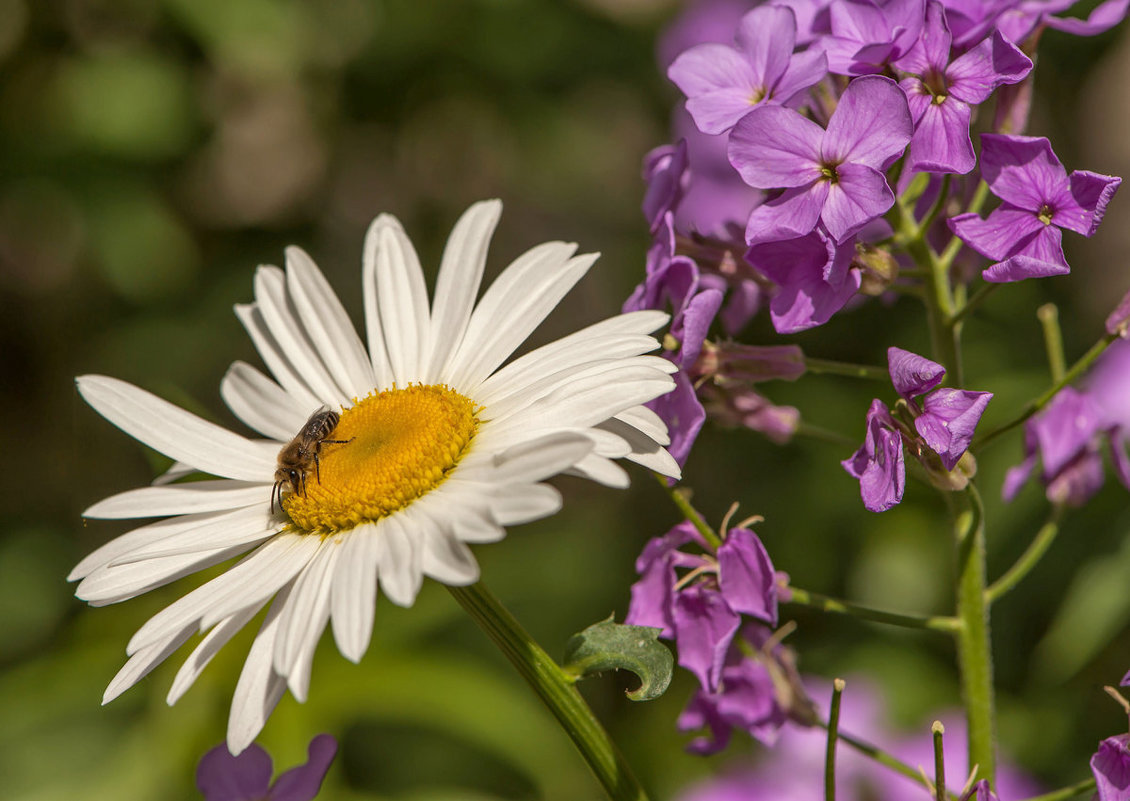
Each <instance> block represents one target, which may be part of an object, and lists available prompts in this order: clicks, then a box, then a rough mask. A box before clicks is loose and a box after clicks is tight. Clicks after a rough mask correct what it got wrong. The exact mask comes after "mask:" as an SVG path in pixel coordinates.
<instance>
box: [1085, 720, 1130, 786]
mask: <svg viewBox="0 0 1130 801" xmlns="http://www.w3.org/2000/svg"><path fill="white" fill-rule="evenodd" d="M1091 772H1092V773H1094V774H1095V789H1096V790H1097V791H1098V796H1097V797H1098V801H1130V734H1119V735H1118V736H1116V737H1107V738H1106V739H1105V740H1103V741H1102V742H1101V743H1099V750H1098V751H1096V752H1095V755H1094V756H1093V757H1091Z"/></svg>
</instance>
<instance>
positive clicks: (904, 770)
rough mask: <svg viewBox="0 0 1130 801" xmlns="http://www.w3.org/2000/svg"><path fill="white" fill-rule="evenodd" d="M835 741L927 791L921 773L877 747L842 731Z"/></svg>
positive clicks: (952, 796)
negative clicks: (844, 744)
mask: <svg viewBox="0 0 1130 801" xmlns="http://www.w3.org/2000/svg"><path fill="white" fill-rule="evenodd" d="M818 725H820V726H823V727H824V728H828V724H827V723H819V724H818ZM836 740H837V742H841V743H846V744H847V745H849V746H851V747H852V748H854V749H855V750H856V751H858V752H859V753H861V754H863V755H864V756H866V757H867V758H868V759H870V760H871V761H873V762H875V763H877V764H879V765H882V766H883V767H885V768H889V769H890V770H893V771H894V772H895V773H898V774H900V775H902V776H905V777H906V778H908V779H910V780H911V781H913V782H917V783H918V784H919V785H920V786H922V787H926V788H927V789H929V787H930V783H929V781H927V779H926V777H925V776H923V775H922V772H921V771H919V770H918V769H917V768H914V767H911V766H910V765H908V764H907V763H905V762H903V761H902V760H900V759H896V758H895V757H893V756H891V755H890V754H888V753H887V752H886V751H884V750H883V749H881V748H879V747H878V746H874V745H872V744H871V743H869V742H867V741H866V740H861V739H860V738H858V737H853V736H852V735H850V734H848V733H847V732H845V731H843V730H840V732H839V734H838V735H837V737H836ZM948 795H949V797H950V798H951V799H953V801H957V795H956V794H955V793H949V794H948Z"/></svg>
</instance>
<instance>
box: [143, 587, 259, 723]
mask: <svg viewBox="0 0 1130 801" xmlns="http://www.w3.org/2000/svg"><path fill="white" fill-rule="evenodd" d="M265 605H266V602H264V603H262V604H259V605H258V606H249V607H247V608H246V609H243V610H241V611H239V612H236V613H235V614H234V615H231V616H230V617H226V618H224V619H223V620H221V621H220V622H219V623H217V624H216V625H215V626H214V627H213V628H212V630H211V631H210V632H208V634H207V635H205V637H204V639H202V640H201V641H200V644H199V645H197V646H196V648H195V649H194V650H193V652H192V653H191V654H189V655H188V659H186V660H184V664H183V665H181V667H180V670H178V671H177V675H176V677H175V678H174V679H173V685H172V686H171V687H170V688H169V693H168V695H166V696H165V703H167V704H168V705H169V706H172V705H173V704H175V703H176V702H177V701H179V700H180V699H181V696H183V695H184V694H185V693H186V692H188V688H189V687H191V686H192V685H193V683H194V682H195V681H196V678H197V677H198V676H199V675H200V674H201V673H202V672H203V671H204V668H206V667H208V663H209V662H211V661H212V657H214V656H215V655H216V654H217V653H219V651H220V649H221V648H223V647H224V646H225V645H227V644H228V642H230V641H231V638H232V637H234V636H235V635H236V634H238V633H239V632H240V630H242V629H243V627H244V626H246V625H247V624H248V623H250V622H251V619H252V618H253V617H255V616H256V615H257V614H259V610H260V609H262V608H263V607H264V606H265Z"/></svg>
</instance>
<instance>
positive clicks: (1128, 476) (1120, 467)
mask: <svg viewBox="0 0 1130 801" xmlns="http://www.w3.org/2000/svg"><path fill="white" fill-rule="evenodd" d="M1107 445H1108V446H1109V448H1110V462H1111V465H1112V466H1113V467H1114V475H1115V476H1116V477H1117V478H1118V481H1119V483H1120V484H1122V486H1124V487H1126V489H1130V456H1127V454H1126V442H1125V439H1124V437H1123V435H1122V429H1121V428H1119V427H1118V426H1115V427H1114V428H1113V430H1112V431H1111V432H1110V433H1109V434H1108V436H1107Z"/></svg>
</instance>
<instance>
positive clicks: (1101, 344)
mask: <svg viewBox="0 0 1130 801" xmlns="http://www.w3.org/2000/svg"><path fill="white" fill-rule="evenodd" d="M1116 339H1118V334H1107V335H1105V336H1104V337H1103V338H1102V339H1100V340H1099V341H1098V342H1096V343H1095V344H1094V345H1092V346H1091V349H1090V350H1088V351H1087V352H1086V353H1084V354H1083V355H1082V356H1080V357H1079V359H1078V361H1076V362H1075V364H1073V365H1071V367H1070V369H1068V371H1067V372H1066V373H1064V374H1063V377H1062V378H1061V379H1060V380H1059V381H1056V382H1054V383H1053V384H1052V385H1051V386H1050V387H1049V388H1048V389H1047V390H1046V391H1045V392H1044V394H1042V395H1040V397H1038V398H1036V399H1035V400H1033V401H1029V402H1028V404H1027V405H1026V406H1025V407H1024V409H1023V410H1022V411H1021V412H1020V414H1019V415H1017V416H1016V417H1014V418H1013V419H1011V420H1009V421H1008V422H1007V423H1004V424H1002V425H999V426H997V427H996V428H994V429H993V430H992V431H989V432H987V433H986V434H985V435H984V436H981V437H978V438H977V439H976V440H974V442H973V445H972V447H971V448H970V450H981V449H982V448H984V447H986V446H987V445H988V444H989V443H990V442H992V441H993V440H995V439H997V438H998V437H1000V436H1001V435H1002V434H1006V433H1008V432H1009V431H1011V430H1012V429H1014V428H1016V427H1017V426H1018V425H1020V424H1021V423H1023V422H1024V421H1025V420H1027V419H1028V418H1029V417H1031V416H1032V415H1034V414H1035V413H1036V412H1038V411H1040V409H1042V408H1044V407H1045V406H1047V404H1048V403H1049V402H1050V401H1051V399H1052V398H1054V397H1055V395H1056V393H1057V392H1059V391H1060V390H1061V389H1063V388H1064V387H1065V386H1067V385H1068V384H1070V383H1072V382H1073V381H1074V380H1075V379H1077V378H1078V377H1079V376H1081V375H1083V373H1084V372H1086V370H1087V368H1088V367H1090V366H1091V364H1092V362H1094V361H1095V359H1097V358H1099V356H1100V355H1102V352H1103V351H1104V350H1106V349H1107V348H1108V347H1110V343H1112V342H1114V341H1115V340H1116Z"/></svg>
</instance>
